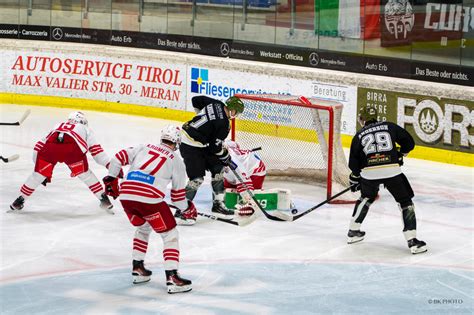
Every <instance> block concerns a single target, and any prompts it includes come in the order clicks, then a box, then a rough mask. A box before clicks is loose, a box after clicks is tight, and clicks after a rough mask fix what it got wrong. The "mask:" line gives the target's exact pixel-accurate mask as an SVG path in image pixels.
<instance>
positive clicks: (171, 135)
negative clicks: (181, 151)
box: [161, 125, 181, 147]
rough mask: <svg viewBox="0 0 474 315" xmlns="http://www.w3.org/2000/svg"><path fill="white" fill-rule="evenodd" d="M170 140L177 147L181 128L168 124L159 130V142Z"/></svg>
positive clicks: (179, 141)
mask: <svg viewBox="0 0 474 315" xmlns="http://www.w3.org/2000/svg"><path fill="white" fill-rule="evenodd" d="M163 140H166V141H170V142H172V143H174V144H176V147H178V146H179V145H180V144H181V129H180V128H179V127H178V126H173V125H168V126H166V127H165V128H163V129H162V130H161V142H163Z"/></svg>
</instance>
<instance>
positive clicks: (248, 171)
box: [224, 140, 266, 215]
mask: <svg viewBox="0 0 474 315" xmlns="http://www.w3.org/2000/svg"><path fill="white" fill-rule="evenodd" d="M224 146H225V147H226V148H227V150H228V151H229V154H230V157H231V160H232V162H233V164H235V166H236V170H237V172H239V173H240V174H241V177H242V179H243V180H244V182H242V183H241V182H239V180H238V179H237V178H236V177H235V175H234V173H233V172H232V171H231V170H230V167H229V166H226V167H225V168H224V188H235V189H236V190H237V192H238V193H239V194H240V196H241V197H242V200H243V203H242V204H241V205H240V206H239V207H238V208H239V214H240V215H251V214H253V212H254V209H253V206H252V203H251V197H250V195H249V194H248V192H247V189H248V190H250V191H252V192H253V191H254V190H255V189H262V186H263V181H264V180H265V175H266V168H265V163H263V161H262V160H261V159H260V157H259V156H258V155H257V154H256V153H255V152H253V151H252V150H245V149H241V148H240V146H239V145H238V144H237V143H236V142H234V141H232V140H226V141H225V142H224Z"/></svg>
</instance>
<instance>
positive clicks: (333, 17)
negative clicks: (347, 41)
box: [314, 0, 380, 39]
mask: <svg viewBox="0 0 474 315" xmlns="http://www.w3.org/2000/svg"><path fill="white" fill-rule="evenodd" d="M315 1H316V5H315V23H314V25H315V31H316V32H317V33H318V34H319V35H320V36H328V37H346V38H365V39H368V38H376V37H380V0H315Z"/></svg>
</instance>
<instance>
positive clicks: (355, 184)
mask: <svg viewBox="0 0 474 315" xmlns="http://www.w3.org/2000/svg"><path fill="white" fill-rule="evenodd" d="M349 184H350V185H351V191H352V192H356V191H358V190H360V176H356V175H354V174H352V173H351V175H349Z"/></svg>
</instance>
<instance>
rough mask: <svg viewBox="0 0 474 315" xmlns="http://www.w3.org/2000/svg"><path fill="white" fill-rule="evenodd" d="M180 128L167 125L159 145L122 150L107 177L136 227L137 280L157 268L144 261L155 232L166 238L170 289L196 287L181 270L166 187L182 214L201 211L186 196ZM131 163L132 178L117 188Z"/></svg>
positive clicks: (193, 214) (129, 175) (112, 192)
mask: <svg viewBox="0 0 474 315" xmlns="http://www.w3.org/2000/svg"><path fill="white" fill-rule="evenodd" d="M180 143H181V131H180V129H179V128H178V127H176V126H167V127H166V128H164V129H163V130H162V132H161V144H160V145H153V144H148V145H138V146H136V147H130V148H127V149H123V150H121V151H119V152H118V153H117V154H116V155H115V157H114V158H112V160H111V162H110V168H109V175H108V176H106V177H105V178H104V183H105V186H106V192H107V194H108V195H110V196H112V197H114V198H117V197H120V202H121V203H122V206H123V209H124V210H125V212H126V214H127V216H128V219H129V220H130V223H131V224H132V225H133V226H135V227H136V231H135V235H134V239H133V252H132V259H133V262H132V267H133V271H132V276H133V283H142V282H147V281H150V276H151V275H152V272H151V271H150V270H148V269H146V268H145V265H144V259H145V255H146V252H147V249H148V239H149V237H150V233H151V231H152V230H153V231H155V232H157V233H159V234H160V236H161V238H162V239H163V258H164V261H165V263H164V268H165V274H166V285H167V287H168V293H178V292H188V291H191V281H190V280H187V279H184V278H181V276H180V275H179V273H178V263H179V235H178V230H177V229H176V221H175V218H174V216H173V213H172V212H171V210H170V208H169V206H168V204H167V203H166V202H165V201H164V197H165V190H166V187H167V185H168V184H169V183H170V182H171V201H172V203H173V204H174V205H175V206H176V207H177V208H178V209H180V210H181V211H182V212H183V213H186V214H187V215H189V216H190V217H193V218H196V216H197V210H196V208H195V207H194V204H193V203H192V202H191V201H188V200H187V199H186V191H185V187H186V181H187V178H186V170H185V166H184V162H183V160H182V158H181V156H180V155H179V154H177V153H176V152H175V151H176V150H177V148H178V146H179V144H180ZM125 165H130V169H129V170H128V173H127V176H126V177H125V179H124V180H123V181H122V183H121V184H120V189H119V187H118V178H117V175H118V174H119V172H120V168H121V166H125Z"/></svg>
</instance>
